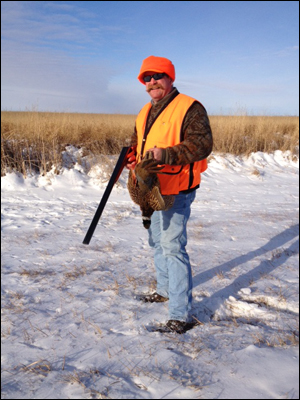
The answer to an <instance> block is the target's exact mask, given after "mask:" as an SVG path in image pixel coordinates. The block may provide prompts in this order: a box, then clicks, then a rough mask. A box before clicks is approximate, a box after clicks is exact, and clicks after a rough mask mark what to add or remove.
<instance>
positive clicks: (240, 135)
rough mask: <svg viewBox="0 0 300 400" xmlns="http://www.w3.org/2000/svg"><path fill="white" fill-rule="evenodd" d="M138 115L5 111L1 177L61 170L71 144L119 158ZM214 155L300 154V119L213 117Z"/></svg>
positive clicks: (211, 118)
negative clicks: (62, 157) (62, 159)
mask: <svg viewBox="0 0 300 400" xmlns="http://www.w3.org/2000/svg"><path fill="white" fill-rule="evenodd" d="M135 118H136V116H135V115H123V114H80V113H76V114H72V113H50V112H36V111H27V112H12V111H2V112H1V175H4V174H5V173H6V172H7V171H9V170H16V171H19V172H21V173H23V174H26V173H28V172H29V173H30V172H32V171H37V172H40V173H44V172H46V171H48V170H49V169H51V167H52V166H53V165H57V166H59V165H61V154H62V151H63V150H64V149H65V146H66V145H69V144H72V145H74V146H76V147H81V148H84V149H85V151H86V152H87V154H88V153H90V154H94V155H98V154H117V153H119V151H120V149H121V148H122V147H123V146H124V145H127V144H128V139H129V138H130V137H131V134H132V132H133V127H134V122H135ZM210 122H211V127H212V131H213V136H214V152H217V153H231V154H234V155H247V154H250V153H252V152H256V151H262V152H267V153H272V152H274V151H275V150H282V151H286V150H290V151H291V152H292V154H295V155H298V151H299V147H298V146H299V117H290V116H287V117H279V116H278V117H277V116H248V115H232V116H223V115H222V116H215V115H212V116H210Z"/></svg>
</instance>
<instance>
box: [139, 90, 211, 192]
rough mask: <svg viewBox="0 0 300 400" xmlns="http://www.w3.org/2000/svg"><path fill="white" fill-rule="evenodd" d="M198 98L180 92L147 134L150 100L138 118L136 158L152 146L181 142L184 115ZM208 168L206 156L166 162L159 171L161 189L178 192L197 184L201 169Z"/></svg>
mask: <svg viewBox="0 0 300 400" xmlns="http://www.w3.org/2000/svg"><path fill="white" fill-rule="evenodd" d="M195 101H196V102H198V101H197V100H195V99H193V98H192V97H189V96H186V95H184V94H181V93H180V94H178V95H177V96H176V97H175V98H174V99H173V100H172V101H171V102H170V103H169V104H168V105H167V107H166V108H165V109H164V110H163V111H162V112H161V113H160V114H159V115H158V117H157V118H156V120H155V121H154V123H153V124H152V126H151V128H150V131H149V132H148V135H147V137H146V138H144V133H145V128H146V122H147V116H148V114H149V111H150V109H151V107H152V104H151V102H150V103H148V104H146V105H145V106H144V107H143V108H142V110H141V111H140V112H139V114H138V116H137V119H136V130H137V160H140V159H142V157H143V156H144V155H145V153H146V151H147V150H149V149H151V148H152V147H155V146H156V147H160V148H166V147H170V146H175V145H177V144H179V143H180V142H182V140H183V137H181V136H182V126H183V121H184V117H185V115H186V113H187V111H188V110H189V108H190V107H191V105H192V104H193V103H194V102H195ZM198 103H199V102H198ZM141 153H142V154H141ZM206 169H207V160H206V159H204V160H201V161H196V162H194V163H191V164H187V165H164V169H163V170H162V171H161V172H160V173H159V174H158V175H157V176H158V178H159V181H160V187H161V193H162V194H163V195H176V194H178V193H179V192H181V191H185V190H189V189H192V188H195V187H197V186H198V185H199V184H200V181H201V172H204V171H205V170H206Z"/></svg>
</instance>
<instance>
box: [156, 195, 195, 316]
mask: <svg viewBox="0 0 300 400" xmlns="http://www.w3.org/2000/svg"><path fill="white" fill-rule="evenodd" d="M195 197H196V191H193V192H192V193H189V194H182V193H179V194H178V195H177V196H176V197H175V202H174V205H173V207H172V208H171V209H169V210H167V211H155V212H154V213H153V215H152V217H151V225H150V228H149V231H148V232H149V244H150V246H151V247H153V248H154V263H155V268H156V276H157V288H156V291H157V293H158V294H160V295H161V296H164V297H168V298H169V319H175V320H178V321H185V322H188V321H189V317H190V315H189V313H190V310H191V307H192V288H193V281H192V270H191V264H190V260H189V256H188V254H187V252H186V249H185V247H186V244H187V229H186V228H187V222H188V219H189V217H190V214H191V204H192V202H193V201H194V200H195Z"/></svg>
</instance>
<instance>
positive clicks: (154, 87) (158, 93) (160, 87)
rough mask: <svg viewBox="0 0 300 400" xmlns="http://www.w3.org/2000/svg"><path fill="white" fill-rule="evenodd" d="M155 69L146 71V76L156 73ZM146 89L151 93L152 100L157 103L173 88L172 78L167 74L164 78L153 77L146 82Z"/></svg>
mask: <svg viewBox="0 0 300 400" xmlns="http://www.w3.org/2000/svg"><path fill="white" fill-rule="evenodd" d="M154 74H155V72H154V71H147V72H145V74H144V76H148V75H154ZM145 84H146V91H147V92H148V93H149V94H150V96H151V98H152V100H153V101H154V102H155V103H156V102H157V101H159V100H161V99H163V98H164V97H165V96H166V95H167V94H169V93H170V92H171V90H172V89H173V82H172V79H171V78H170V77H169V76H168V75H165V76H164V77H163V78H161V79H158V80H155V79H154V78H153V77H152V78H151V80H150V82H145Z"/></svg>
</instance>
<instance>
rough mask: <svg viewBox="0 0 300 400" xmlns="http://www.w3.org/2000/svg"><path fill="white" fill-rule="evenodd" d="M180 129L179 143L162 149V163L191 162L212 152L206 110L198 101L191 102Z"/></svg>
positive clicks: (199, 159) (211, 140)
mask: <svg viewBox="0 0 300 400" xmlns="http://www.w3.org/2000/svg"><path fill="white" fill-rule="evenodd" d="M182 131H183V141H182V142H181V143H180V144H178V145H176V146H173V147H167V148H166V149H163V158H162V163H163V164H168V165H186V164H191V163H193V162H195V161H201V160H204V159H205V158H207V157H208V156H209V154H210V153H211V152H212V148H213V137H212V131H211V127H210V123H209V119H208V116H207V113H206V110H205V108H204V107H203V106H202V105H201V104H200V103H198V102H195V103H193V104H192V106H191V107H190V109H189V110H188V112H187V113H186V116H185V119H184V122H183V128H182Z"/></svg>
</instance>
